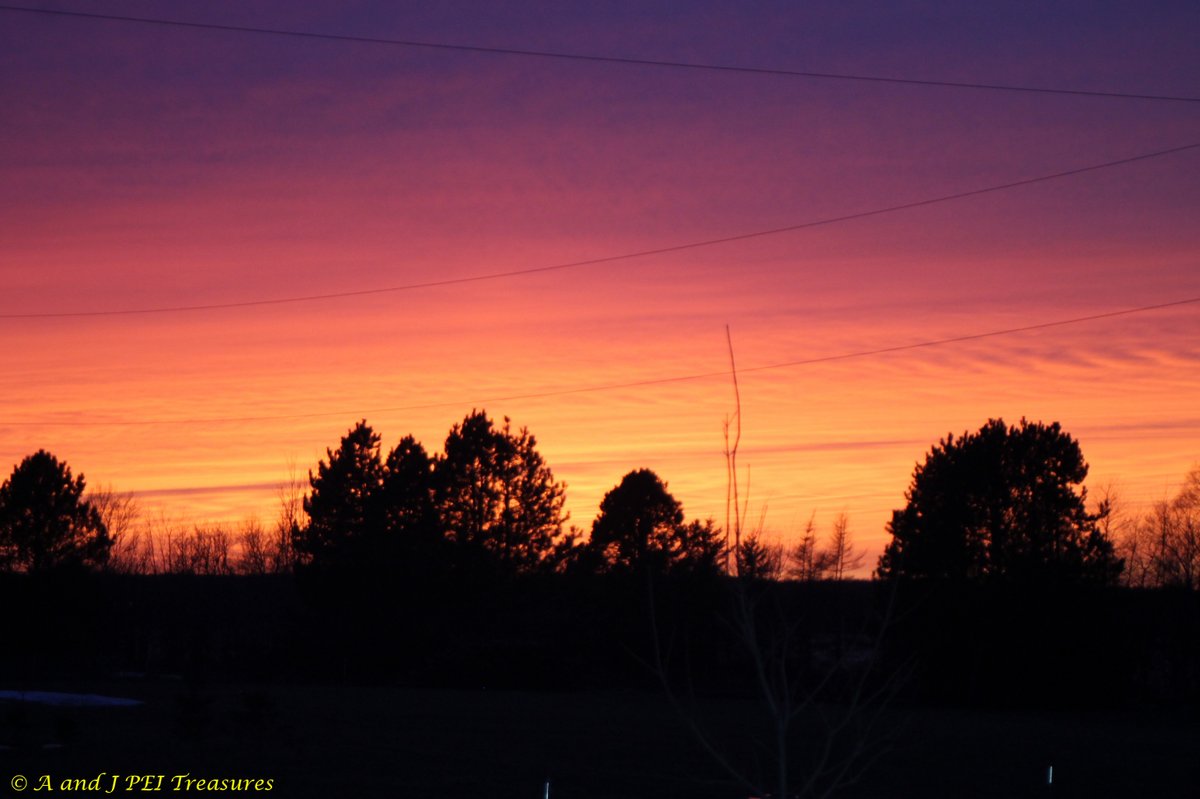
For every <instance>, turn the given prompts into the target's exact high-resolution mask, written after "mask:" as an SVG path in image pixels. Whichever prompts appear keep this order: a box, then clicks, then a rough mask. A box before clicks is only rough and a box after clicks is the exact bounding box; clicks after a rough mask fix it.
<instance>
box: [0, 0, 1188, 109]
mask: <svg viewBox="0 0 1200 799" xmlns="http://www.w3.org/2000/svg"><path fill="white" fill-rule="evenodd" d="M0 11H11V12H23V13H29V14H43V15H51V16H60V17H77V18H82V19H96V20H107V21H110V22H131V23H137V24H142V25H160V26H167V27H174V28H193V29H199V30H212V31H224V32H233V33H253V34H260V35H269V36H290V37H294V38H301V39H319V40H323V41H334V42H351V43H354V44H372V45H390V46H393V47H420V48H427V49H432V50H451V51H458V52H467V53H486V54H488V55H505V56H521V57H526V58H553V59H560V60H568V61H591V62H596V63H602V64H625V65H630V66H640V67H666V68H672V69H691V70H708V71H716V72H735V73H743V74H751V75H773V76H776V77H789V78H810V79H820V80H843V81H863V82H870V83H891V84H905V85H910V86H937V87H943V88H952V89H976V90H986V91H1004V92H1032V93H1036V94H1065V95H1075V96H1080V97H1106V98H1115V99H1123V100H1153V101H1166V102H1176V103H1200V97H1190V96H1178V95H1164V94H1138V93H1134V92H1114V91H1091V90H1087V89H1062V88H1052V87H1039V86H1021V85H1011V84H999V83H973V82H968V81H950V80H920V79H916V78H895V77H885V76H880V75H855V74H846V73H837V72H812V71H805V70H792V69H771V68H767V67H746V66H737V65H733V64H706V63H699V62H691V61H669V60H664V59H654V58H622V57H619V56H603V55H592V54H587V53H567V52H559V51H552V50H526V49H520V48H512V47H484V46H481V45H470V44H450V43H446V42H428V41H418V40H415V39H386V38H381V37H376V36H350V35H345V34H335V33H316V32H312V31H297V30H284V29H281V28H259V27H251V26H244V25H227V24H219V23H210V22H186V21H183V20H173V19H161V18H156V17H133V16H125V15H118V14H97V13H92V12H84V11H64V10H60V9H52V8H29V7H26V6H12V5H0Z"/></svg>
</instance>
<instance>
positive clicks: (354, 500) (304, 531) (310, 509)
mask: <svg viewBox="0 0 1200 799" xmlns="http://www.w3.org/2000/svg"><path fill="white" fill-rule="evenodd" d="M325 453H326V455H327V456H328V459H329V460H328V462H326V461H321V462H320V463H319V464H318V465H317V473H316V474H315V475H314V474H313V473H312V472H311V471H310V472H309V473H308V481H309V485H310V486H311V489H312V490H311V491H310V492H309V495H308V496H306V497H305V498H304V512H305V513H307V514H308V524H307V525H304V526H302V527H298V528H296V529H295V531H294V533H293V545H294V547H295V550H296V552H297V553H299V554H300V555H301V557H302V558H303V559H304V560H305V561H307V562H308V563H310V564H312V565H316V566H329V565H335V564H345V563H349V562H359V561H363V560H365V559H367V558H368V557H369V553H370V551H371V549H372V545H373V544H376V543H377V542H378V540H379V538H380V537H381V536H382V534H383V514H382V512H381V511H382V508H381V503H380V496H381V493H382V487H383V476H384V470H383V462H382V461H381V459H380V453H379V435H378V434H377V433H376V432H375V431H374V430H372V429H371V427H370V426H369V425H368V424H367V423H366V421H365V420H363V421H360V422H358V424H356V425H355V426H354V428H353V429H352V430H350V432H348V433H347V434H346V435H345V436H343V437H342V441H341V444H340V446H339V447H338V449H337V450H336V451H335V450H331V449H327V450H325Z"/></svg>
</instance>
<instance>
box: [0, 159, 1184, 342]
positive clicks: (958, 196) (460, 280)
mask: <svg viewBox="0 0 1200 799" xmlns="http://www.w3.org/2000/svg"><path fill="white" fill-rule="evenodd" d="M1198 147H1200V142H1196V143H1193V144H1185V145H1183V146H1181V147H1172V148H1170V149H1167V150H1158V151H1155V152H1151V153H1143V154H1141V155H1135V156H1132V157H1130V158H1121V159H1119V160H1116V161H1106V162H1104V163H1102V164H1092V165H1091V166H1084V167H1079V168H1077V169H1068V170H1066V171H1063V172H1054V173H1052V174H1048V175H1039V176H1037V177H1033V178H1026V179H1024V180H1017V181H1012V182H1010V183H1001V184H998V185H995V186H986V187H984V188H981V189H972V190H970V191H963V192H958V193H955V194H945V195H942V196H940V197H931V198H928V199H925V200H916V201H914V202H908V203H900V204H898V205H889V206H886V207H883V208H874V209H871V210H869V211H859V212H857V213H853V214H844V215H842V216H833V217H827V218H825V219H816V220H811V221H808V222H801V223H799V224H795V225H787V226H785V227H777V228H771V229H769V230H758V231H754V232H751V233H739V234H736V235H733V236H723V237H721V238H716V239H705V240H703V241H693V242H688V243H686V244H674V245H671V246H668V247H658V248H655V249H651V250H639V251H637V252H628V253H622V254H620V255H607V256H603V257H600V258H589V259H586V260H582V261H569V262H566V263H560V264H551V265H549V266H535V267H530V268H528V269H512V270H508V271H504V272H489V273H486V274H481V275H467V276H465V277H456V278H446V279H444V280H428V281H424V282H420V283H405V284H402V285H398V286H383V287H379V288H372V289H358V290H354V291H334V292H328V293H325V294H307V295H301V296H294V297H276V298H272V299H262V300H243V301H240V302H220V303H207V304H202V305H166V306H159V307H154V308H118V309H109V310H95V311H42V312H30V313H3V314H0V320H3V319H68V318H82V317H97V316H134V315H143V314H166V313H183V312H195V311H215V310H225V309H231V308H254V307H262V306H268V305H288V304H293V303H301V302H318V301H321V300H334V299H344V298H349V297H366V296H370V295H375V294H390V293H395V292H401V291H415V290H418V289H428V288H436V287H441V286H455V285H462V284H465V283H479V282H482V281H487V280H500V279H503V278H510V277H522V276H525V275H534V274H541V273H544V272H556V271H562V270H566V269H578V268H581V267H587V266H598V265H600V264H609V263H614V262H616V261H628V260H633V259H635V258H648V257H651V256H655V255H665V254H667V253H674V252H684V251H686V250H695V249H699V248H701V247H712V246H715V245H718V244H730V243H733V242H738V241H748V240H750V239H758V238H764V237H767V236H777V235H780V234H782V233H793V232H795V231H799V230H805V229H808V228H814V227H821V226H823V225H833V224H838V223H841V222H850V221H853V220H856V219H866V218H868V217H873V216H881V215H883V214H890V213H895V212H897V211H907V210H911V209H914V208H923V207H925V206H929V205H937V204H939V203H946V202H951V201H954V200H963V199H966V198H968V197H978V196H979V195H982V194H990V193H993V192H999V191H1006V190H1008V189H1015V188H1018V187H1021V186H1030V185H1033V184H1035V183H1044V182H1046V181H1050V180H1058V179H1060V178H1066V177H1072V176H1075V175H1082V174H1085V173H1088V172H1096V171H1099V170H1102V169H1111V168H1113V167H1117V166H1123V165H1125V164H1132V163H1135V162H1139V161H1148V160H1150V159H1153V158H1162V157H1165V156H1168V155H1175V154H1178V153H1182V152H1185V151H1188V150H1194V149H1196V148H1198Z"/></svg>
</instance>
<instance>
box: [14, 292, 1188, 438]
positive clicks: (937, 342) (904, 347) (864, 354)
mask: <svg viewBox="0 0 1200 799" xmlns="http://www.w3.org/2000/svg"><path fill="white" fill-rule="evenodd" d="M1196 303H1200V297H1189V298H1187V299H1183V300H1174V301H1172V302H1163V303H1157V304H1155V305H1142V306H1139V307H1137V308H1125V309H1122V310H1119V311H1107V312H1105V313H1097V314H1089V315H1088V316H1076V317H1072V318H1070V319H1058V320H1055V321H1051V322H1040V323H1038V324H1033V325H1023V326H1021V327H1008V328H1003V329H1000V330H989V331H987V332H985V333H970V334H967V335H962V336H952V337H950V338H939V339H930V340H927V341H918V342H915V343H912V344H899V345H896V346H892V347H881V348H879V349H873V350H857V351H854V352H844V353H840V354H838V355H823V356H820V357H816V358H803V359H800V360H794V361H781V362H778V363H770V364H763V365H760V366H743V367H739V369H738V371H739V372H741V373H743V374H744V373H746V372H766V371H771V370H776V369H792V368H796V367H800V366H812V365H815V364H821V363H830V362H833V361H847V360H851V359H854V358H868V357H872V356H876V355H886V354H889V353H894V352H907V351H909V350H919V349H925V348H928V347H940V346H944V345H947V344H960V343H962V342H965V341H978V340H980V339H986V338H996V337H998V336H1008V335H1012V334H1015V333H1027V332H1030V331H1033V330H1046V329H1049V328H1054V327H1063V326H1065V325H1075V324H1080V323H1083V322H1094V321H1097V320H1100V319H1113V318H1115V317H1118V316H1130V315H1132V314H1140V313H1149V312H1151V311H1161V310H1164V309H1167V308H1178V307H1181V306H1184V305H1194V304H1196ZM717 377H719V378H722V379H725V378H728V377H729V370H728V369H723V370H721V371H715V372H700V373H697V374H690V375H676V376H673V377H660V378H655V379H651V380H634V381H630V382H626V383H605V384H601V385H591V386H579V387H576V388H563V389H553V390H549V391H537V392H529V393H524V394H508V395H504V396H495V397H489V398H487V399H477V400H472V401H469V402H429V403H422V404H418V405H397V406H393V407H388V408H367V409H359V410H356V411H324V412H320V413H294V414H282V415H276V416H216V417H206V418H193V419H139V420H128V419H126V420H96V421H82V420H62V421H32V422H30V421H11V420H5V421H4V424H5V425H11V426H21V427H34V426H39V427H40V426H46V427H64V426H65V427H83V426H87V427H101V426H104V427H109V426H112V427H118V426H119V427H132V426H146V425H193V424H224V423H241V422H269V421H280V420H284V419H319V418H325V417H332V416H342V417H347V416H349V417H356V418H363V417H366V416H369V415H372V414H380V413H395V412H398V411H414V410H428V409H430V408H448V407H466V406H468V405H470V406H471V407H476V408H478V407H484V406H486V405H488V404H489V403H496V402H509V401H513V400H527V399H543V398H546V397H565V396H568V395H571V394H588V393H593V392H598V391H618V390H620V389H627V388H641V387H644V386H661V385H667V384H670V383H684V382H690V381H694V380H707V379H710V378H717Z"/></svg>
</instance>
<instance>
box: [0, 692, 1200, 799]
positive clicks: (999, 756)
mask: <svg viewBox="0 0 1200 799" xmlns="http://www.w3.org/2000/svg"><path fill="white" fill-rule="evenodd" d="M15 687H17V686H0V688H15ZM25 687H28V688H30V689H33V688H37V689H39V690H63V691H83V692H92V693H100V694H107V695H113V696H123V697H132V698H138V699H141V700H144V702H145V704H144V705H142V706H140V707H134V708H96V707H90V708H78V707H77V708H63V707H49V706H45V705H39V704H24V703H19V702H12V701H2V702H0V743H4V744H6V748H5V749H3V750H2V751H0V765H2V769H0V786H3V787H0V795H2V796H10V795H15V794H14V793H13V792H11V791H10V789H9V785H10V780H11V778H12V777H13V775H16V774H22V775H24V776H26V777H27V778H29V780H30V787H29V788H28V789H27V790H26V792H25V795H29V794H33V795H41V796H44V795H46V794H47V792H45V791H43V792H40V793H37V794H34V791H33V788H34V787H35V786H36V783H37V780H38V779H39V778H40V777H41V775H50V776H51V778H52V779H53V780H54V783H55V787H56V790H55V795H58V796H62V795H63V793H64V792H63V791H62V790H61V789H60V788H59V783H60V782H61V780H62V779H65V778H79V777H84V778H92V777H95V776H96V775H97V774H99V773H100V772H107V774H108V775H109V776H108V778H107V780H108V782H111V775H112V774H114V773H116V774H121V775H123V776H126V775H131V774H152V775H158V774H162V775H166V777H167V780H165V781H164V782H163V790H162V791H161V792H160V793H162V794H166V793H174V792H171V791H170V788H171V785H170V783H169V780H170V777H171V776H172V775H176V774H190V775H191V776H192V777H193V778H195V777H206V778H210V777H211V778H223V777H224V778H238V777H242V778H251V779H257V778H263V779H266V778H270V779H272V780H273V781H274V790H273V791H271V795H275V796H285V797H321V798H322V799H325V798H326V797H330V798H331V797H406V796H422V797H423V796H429V797H529V799H535V798H536V797H542V796H544V784H545V780H546V778H547V777H548V778H549V780H550V795H551V796H552V797H556V798H557V797H562V798H563V799H570V798H571V797H588V798H596V799H598V798H599V797H628V798H630V799H634V798H636V797H675V796H678V797H713V798H714V799H715V798H716V797H730V798H732V797H739V798H740V797H744V796H746V792H745V791H744V790H742V789H740V788H739V787H738V786H737V785H736V784H734V783H732V782H731V781H729V780H728V779H727V778H726V776H725V775H724V774H723V773H722V772H721V771H720V770H719V768H718V767H717V766H716V765H715V764H714V763H713V762H712V761H711V760H710V759H709V757H708V756H707V755H706V754H705V753H703V752H702V751H700V750H699V749H698V747H696V746H695V745H694V744H693V743H692V740H691V738H690V737H689V735H688V733H687V732H686V730H685V729H684V727H683V725H682V724H681V722H680V720H679V718H678V716H676V714H675V713H674V711H672V710H671V708H670V707H669V706H668V705H667V703H666V702H665V701H664V699H663V698H662V697H661V696H660V695H657V694H654V693H636V692H575V693H571V692H565V693H531V692H511V691H492V690H487V689H482V688H481V689H479V690H473V691H468V690H453V691H450V690H447V691H437V690H407V689H405V690H402V689H393V688H355V687H330V686H327V685H326V686H300V685H289V686H269V687H268V686H261V685H256V686H246V687H236V686H217V685H210V686H201V685H189V684H187V683H185V682H183V681H172V680H169V679H162V680H128V681H117V682H110V683H104V684H86V685H85V684H78V683H76V684H72V685H37V686H25ZM705 712H706V714H707V716H708V718H709V719H710V720H711V724H712V727H713V729H714V730H717V731H719V732H720V733H721V734H722V735H724V736H725V738H726V742H725V744H724V746H725V747H726V748H727V749H728V750H729V751H731V752H738V753H739V754H743V755H744V754H746V753H747V750H746V741H747V740H748V739H749V733H748V731H750V730H752V729H753V725H754V724H755V723H756V720H757V719H758V718H759V716H758V715H757V709H756V708H755V707H754V706H753V705H751V704H749V703H746V702H741V701H727V702H712V703H710V704H709V705H707V706H706V707H705ZM885 727H886V730H887V737H888V739H889V743H888V744H887V746H886V747H885V748H881V749H879V750H878V754H879V759H878V760H877V762H876V763H875V764H874V766H873V767H872V768H871V769H870V770H869V771H867V772H866V773H865V774H864V775H863V778H862V780H861V781H860V782H859V784H857V785H855V786H853V787H852V788H850V789H848V790H847V791H845V792H844V793H842V794H839V795H841V796H847V797H909V796H911V797H1025V796H1058V797H1068V796H1069V797H1085V796H1086V797H1106V796H1112V797H1186V796H1196V795H1198V792H1200V723H1198V722H1197V720H1196V719H1195V717H1194V716H1191V717H1189V716H1188V715H1187V714H1184V713H1182V712H1181V713H1173V712H1169V711H1162V710H1154V711H1151V710H1144V711H1132V710H1123V711H1106V712H1089V713H1082V712H1080V713H1070V714H1065V713H1063V714H1056V713H1050V712H1032V711H1024V712H1012V711H982V710H971V711H961V710H931V709H914V710H907V709H905V708H902V707H894V708H892V709H890V711H889V713H888V716H887V718H886V720H885ZM747 762H753V758H752V756H750V759H749V760H748V761H747ZM1050 765H1053V766H1054V775H1055V780H1054V785H1053V787H1052V788H1051V787H1049V786H1047V785H1046V770H1047V767H1048V766H1050ZM118 785H119V787H118V792H117V794H118V795H120V794H122V793H124V794H125V795H129V794H128V793H125V792H124V791H123V790H122V787H123V784H121V783H119V784H118ZM78 793H79V792H76V795H78ZM84 795H92V796H95V795H98V794H97V793H95V792H84ZM174 795H181V794H180V793H175V794H174ZM210 795H212V794H210ZM217 795H222V796H229V795H235V794H232V793H227V792H222V793H219V794H217Z"/></svg>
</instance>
